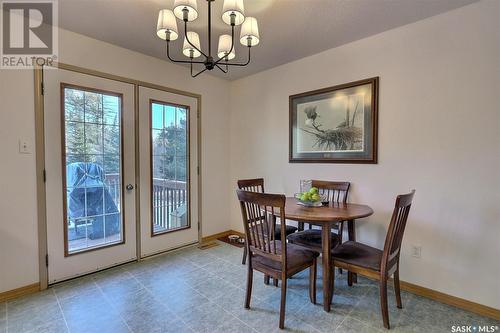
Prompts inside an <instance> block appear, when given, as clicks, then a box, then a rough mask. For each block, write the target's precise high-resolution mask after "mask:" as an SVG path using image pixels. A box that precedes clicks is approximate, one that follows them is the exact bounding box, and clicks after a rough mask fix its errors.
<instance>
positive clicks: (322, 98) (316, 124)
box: [289, 77, 379, 164]
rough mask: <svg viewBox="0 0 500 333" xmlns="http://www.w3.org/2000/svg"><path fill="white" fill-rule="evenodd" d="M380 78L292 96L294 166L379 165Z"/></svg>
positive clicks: (291, 157)
mask: <svg viewBox="0 0 500 333" xmlns="http://www.w3.org/2000/svg"><path fill="white" fill-rule="evenodd" d="M378 85H379V78H378V77H374V78H370V79H365V80H360V81H356V82H351V83H346V84H341V85H338V86H335V87H329V88H324V89H319V90H314V91H309V92H305V93H301V94H297V95H292V96H290V126H289V127H290V143H289V146H290V155H289V161H290V162H291V163H372V164H375V163H377V128H378Z"/></svg>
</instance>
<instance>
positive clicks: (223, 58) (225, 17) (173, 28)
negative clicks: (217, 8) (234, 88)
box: [156, 0, 260, 77]
mask: <svg viewBox="0 0 500 333" xmlns="http://www.w3.org/2000/svg"><path fill="white" fill-rule="evenodd" d="M206 1H207V2H208V51H205V52H204V51H202V49H201V47H200V36H199V35H198V33H196V32H194V31H189V30H188V22H192V21H194V20H196V18H197V17H198V10H197V8H198V5H197V3H196V0H175V2H174V9H173V11H172V10H170V9H162V10H160V13H159V15H158V24H157V28H156V34H157V35H158V37H159V38H161V39H163V40H165V41H166V42H167V57H168V59H170V61H172V62H176V63H183V64H190V65H191V76H192V77H197V76H198V75H200V74H201V73H203V72H205V71H206V70H209V71H211V70H213V69H214V68H217V69H219V70H221V71H222V72H224V73H227V72H228V71H229V67H230V66H240V67H242V66H246V65H248V64H249V63H250V49H251V48H252V46H255V45H257V44H259V38H260V36H259V27H258V25H257V20H256V19H255V18H254V17H245V10H244V6H243V0H224V6H223V8H222V21H224V23H226V24H227V25H229V26H231V35H227V34H224V35H221V36H219V45H218V46H219V47H218V50H217V56H216V57H214V56H212V8H211V4H212V2H214V1H215V0H206ZM176 18H177V19H179V20H181V21H182V22H183V23H184V44H183V47H182V53H183V54H184V56H186V57H187V58H189V60H179V59H173V58H172V56H171V55H170V42H172V41H174V40H176V39H177V38H178V37H179V31H178V30H177V20H176ZM238 25H241V31H240V43H241V44H242V45H244V46H246V47H247V48H248V58H247V61H245V62H242V63H238V62H231V61H230V60H232V59H234V58H235V57H236V52H235V50H234V29H235V27H236V26H238ZM199 57H202V59H203V60H195V59H197V58H199ZM193 64H202V65H204V67H205V68H204V69H202V70H200V71H198V72H197V73H196V74H195V73H194V69H193Z"/></svg>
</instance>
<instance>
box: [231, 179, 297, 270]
mask: <svg viewBox="0 0 500 333" xmlns="http://www.w3.org/2000/svg"><path fill="white" fill-rule="evenodd" d="M238 188H239V189H240V190H244V191H250V192H259V193H264V178H255V179H240V180H238ZM282 221H283V220H282ZM283 224H284V225H285V233H286V235H287V236H288V235H290V234H293V233H294V232H295V231H297V227H294V226H292V225H287V224H286V223H280V224H278V225H276V227H275V229H274V232H275V238H276V239H279V238H280V235H281V226H282V225H283ZM246 260H247V248H246V247H244V248H243V258H242V260H241V264H243V265H245V263H246Z"/></svg>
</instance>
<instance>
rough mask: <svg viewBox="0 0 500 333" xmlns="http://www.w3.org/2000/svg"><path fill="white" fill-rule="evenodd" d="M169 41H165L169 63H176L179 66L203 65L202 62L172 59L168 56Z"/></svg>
mask: <svg viewBox="0 0 500 333" xmlns="http://www.w3.org/2000/svg"><path fill="white" fill-rule="evenodd" d="M169 45H170V41H169V40H167V57H168V59H169V60H170V61H172V62H177V63H181V64H191V65H192V64H204V62H203V61H193V60H192V59H191V60H190V61H188V60H177V59H172V57H171V56H170V47H169Z"/></svg>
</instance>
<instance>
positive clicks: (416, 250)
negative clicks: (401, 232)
mask: <svg viewBox="0 0 500 333" xmlns="http://www.w3.org/2000/svg"><path fill="white" fill-rule="evenodd" d="M411 256H412V257H414V258H418V259H420V258H421V257H422V247H421V246H417V245H412V246H411Z"/></svg>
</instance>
